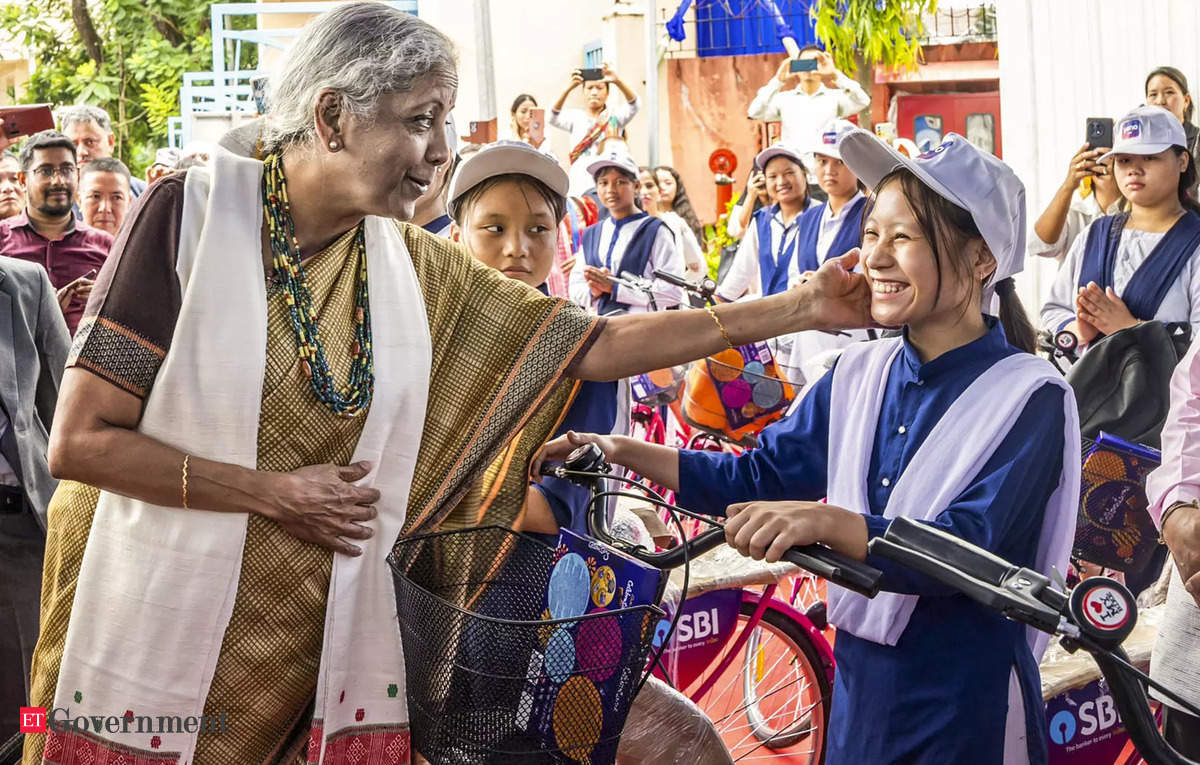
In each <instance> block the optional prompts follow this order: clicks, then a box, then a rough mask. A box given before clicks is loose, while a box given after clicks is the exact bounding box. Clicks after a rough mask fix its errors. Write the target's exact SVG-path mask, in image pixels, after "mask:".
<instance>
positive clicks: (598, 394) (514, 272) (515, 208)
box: [449, 141, 618, 542]
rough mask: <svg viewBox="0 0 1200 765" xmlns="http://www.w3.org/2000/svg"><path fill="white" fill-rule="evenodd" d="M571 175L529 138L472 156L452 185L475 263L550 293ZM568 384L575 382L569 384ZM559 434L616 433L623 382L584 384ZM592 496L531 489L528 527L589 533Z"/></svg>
mask: <svg viewBox="0 0 1200 765" xmlns="http://www.w3.org/2000/svg"><path fill="white" fill-rule="evenodd" d="M567 185H568V179H567V174H566V172H565V171H564V170H563V169H562V168H561V167H560V166H559V165H558V163H557V162H556V161H555V160H554V159H553V158H552V157H548V156H546V155H545V154H542V153H541V152H539V151H538V150H536V149H534V148H533V147H532V146H530V145H529V144H527V143H524V142H522V141H499V142H497V143H493V144H490V145H489V146H487V147H485V148H484V149H481V150H480V151H478V152H476V153H474V154H472V155H471V156H470V157H468V158H467V159H465V160H464V161H463V162H462V164H461V166H460V167H459V169H458V171H457V173H456V175H455V176H454V179H453V181H452V185H451V188H450V195H449V196H450V212H451V214H452V215H453V217H454V223H453V225H452V227H451V234H450V238H451V239H453V240H454V241H456V242H459V243H461V244H463V245H464V246H465V247H466V248H467V251H468V252H469V253H470V254H471V256H472V257H474V258H475V259H476V260H478V261H480V262H482V263H484V264H486V265H488V266H491V267H492V268H495V269H496V270H498V271H500V272H501V273H503V274H504V275H505V276H507V277H509V278H511V279H517V280H518V281H521V282H524V283H525V284H527V285H529V286H530V287H534V288H535V289H538V290H541V291H542V292H543V293H546V292H547V290H546V278H547V277H548V276H549V274H550V269H551V268H553V267H554V256H555V252H556V244H557V236H558V222H559V221H560V220H561V219H562V217H563V215H564V214H565V210H566V204H567V200H566V191H567ZM564 384H568V385H569V384H572V383H571V382H569V381H568V382H566V383H564ZM573 384H574V385H575V390H574V392H573V393H572V394H571V395H570V396H569V397H567V398H568V400H569V402H570V403H569V406H568V408H567V409H566V410H565V413H564V414H563V416H562V419H561V422H560V423H559V425H558V427H557V429H556V430H555V431H554V434H555V435H559V434H562V433H566V432H567V431H568V430H570V429H575V430H581V429H582V430H589V431H595V432H602V433H612V432H613V431H614V429H615V427H616V423H617V415H618V411H617V410H618V406H617V391H618V387H617V386H618V384H617V383H616V382H591V381H577V382H574V383H573ZM588 499H589V492H588V490H587V489H586V488H582V487H579V486H577V485H575V484H573V483H571V482H569V481H565V480H561V479H547V480H545V481H542V482H541V483H538V484H532V485H530V486H529V490H528V493H527V494H526V496H525V505H526V508H525V511H524V513H522V515H521V516H520V522H519V528H520V529H521V530H524V531H527V532H531V533H535V534H539V533H540V534H546V535H549V538H548V541H551V542H553V541H554V540H555V539H556V538H557V534H558V529H559V528H560V527H563V526H565V527H568V528H572V529H575V530H576V531H581V530H584V527H585V524H584V512H585V510H586V507H587V503H588Z"/></svg>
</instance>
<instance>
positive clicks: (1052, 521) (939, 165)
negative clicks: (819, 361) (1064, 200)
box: [544, 130, 1079, 765]
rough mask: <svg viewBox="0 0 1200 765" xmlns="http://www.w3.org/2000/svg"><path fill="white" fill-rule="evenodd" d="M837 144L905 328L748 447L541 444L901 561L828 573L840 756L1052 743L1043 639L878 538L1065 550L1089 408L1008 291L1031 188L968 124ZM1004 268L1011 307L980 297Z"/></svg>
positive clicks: (1036, 552) (745, 544) (777, 535)
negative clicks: (903, 524) (581, 452)
mask: <svg viewBox="0 0 1200 765" xmlns="http://www.w3.org/2000/svg"><path fill="white" fill-rule="evenodd" d="M840 151H841V155H842V158H843V161H845V163H846V164H847V165H848V166H849V167H850V169H851V170H852V171H853V172H854V173H855V174H856V175H857V176H858V177H859V178H861V179H863V180H864V181H865V182H867V183H869V184H870V185H872V186H873V187H874V189H875V195H874V197H873V200H872V203H871V206H870V207H869V208H868V209H867V212H866V217H865V222H864V226H863V243H862V267H863V272H864V275H865V278H866V279H867V281H868V283H869V284H870V286H871V291H872V300H871V313H872V316H873V318H874V319H875V320H876V321H877V322H878V323H880V324H881V325H885V326H893V327H899V326H902V327H903V328H904V330H903V334H902V336H901V337H897V338H891V339H886V340H879V341H875V342H871V343H856V344H854V345H851V346H850V347H848V348H847V349H846V350H845V351H844V352H843V354H842V356H841V358H840V359H839V360H838V362H837V364H836V366H835V367H834V368H833V369H832V370H831V371H830V372H829V373H827V374H826V375H825V376H824V377H822V378H821V379H820V380H819V381H818V382H817V383H816V385H815V386H814V387H813V389H812V390H811V391H810V392H809V394H808V395H807V396H806V397H805V398H804V399H803V400H802V401H801V403H800V405H799V407H798V409H797V410H796V411H794V412H793V413H792V414H790V415H789V416H788V417H786V418H785V419H783V420H781V421H780V422H778V423H776V424H775V425H772V426H770V427H768V428H767V429H765V430H764V431H763V433H762V434H761V435H760V438H759V447H758V448H757V449H754V450H751V451H748V452H746V453H745V454H743V455H741V456H733V455H729V454H719V453H704V452H688V451H683V452H679V451H676V450H672V449H667V448H665V447H659V446H655V445H652V444H645V443H640V442H636V441H633V440H631V439H627V438H623V437H612V436H599V437H598V436H580V435H577V434H568V436H567V438H565V439H561V440H559V441H556V442H554V443H552V444H551V445H549V446H547V447H546V450H545V452H544V454H545V458H547V459H556V458H559V457H560V456H561V455H562V454H563V453H564V452H566V451H569V449H570V448H571V447H572V446H573V445H575V444H579V443H583V442H587V441H592V442H595V443H597V444H598V445H599V446H600V448H601V449H603V450H605V452H606V453H608V454H609V456H610V458H611V459H612V460H613V461H614V462H616V463H618V464H621V465H625V466H627V467H629V468H630V469H632V470H635V471H637V472H638V473H639V474H640V475H643V476H645V477H646V478H648V479H649V480H652V481H655V482H656V483H659V484H661V485H664V486H667V487H670V488H674V489H677V491H678V493H677V497H678V500H677V501H678V502H679V503H680V504H681V505H683V506H685V507H689V508H691V509H694V510H699V511H702V512H706V513H711V514H714V515H727V516H728V518H729V520H728V521H727V525H726V536H727V540H728V541H729V543H730V544H731V545H733V546H734V547H735V548H737V549H738V550H739V551H741V552H742V553H743V554H746V555H750V556H752V557H754V558H765V559H766V560H769V561H775V560H778V559H779V558H780V556H781V555H782V553H783V552H784V551H785V550H786V549H787V548H789V547H791V546H794V545H799V544H809V543H813V542H821V543H824V544H827V545H829V546H831V547H833V548H834V549H837V550H840V551H842V552H844V553H846V554H848V555H852V556H854V557H856V558H858V559H865V560H867V562H869V563H870V564H871V565H874V566H876V567H878V568H880V569H882V570H883V571H884V575H885V576H884V582H883V586H884V590H885V592H882V593H881V594H880V595H879V596H878V597H877V598H875V599H874V600H867V599H866V598H863V597H861V596H858V595H856V594H853V593H849V592H846V591H844V590H840V589H839V588H836V587H831V592H830V603H829V616H830V621H831V622H832V623H834V624H835V625H836V627H837V640H836V641H835V647H834V653H835V656H836V658H837V675H836V680H835V688H834V692H833V698H832V710H831V715H830V722H829V726H830V727H829V735H828V742H827V750H826V755H825V762H826V763H827V765H864V764H866V763H869V764H870V765H885V764H886V763H921V764H927V765H947V764H948V763H954V764H955V765H957V764H959V763H970V764H971V765H1008V763H1012V762H1026V761H1028V762H1031V763H1035V764H1038V763H1045V761H1046V756H1047V753H1046V746H1045V734H1044V719H1043V715H1044V711H1043V710H1044V707H1043V705H1042V698H1041V688H1040V684H1039V682H1038V669H1037V661H1038V659H1039V657H1040V655H1041V651H1042V649H1043V648H1044V646H1045V640H1044V639H1037V638H1035V636H1034V635H1032V634H1030V633H1027V632H1026V630H1025V629H1024V628H1023V627H1021V626H1020V625H1017V624H1015V623H1013V622H1008V621H1006V620H1004V619H1003V618H1001V617H999V616H997V615H995V614H993V613H991V612H989V611H988V610H986V609H984V608H983V607H981V606H979V605H977V604H975V603H974V602H972V601H971V600H969V599H968V598H966V597H965V596H962V595H959V594H955V593H953V592H951V591H949V590H948V589H947V588H945V587H943V586H940V585H938V584H937V583H934V582H932V581H929V580H928V579H926V578H924V577H922V576H919V575H917V574H914V573H912V572H910V571H908V570H906V569H904V568H903V567H901V566H899V565H897V564H894V563H891V562H889V561H886V560H878V559H875V558H873V557H870V556H868V555H867V543H868V541H869V540H870V539H871V538H873V537H875V536H878V535H880V534H882V533H883V532H884V531H885V530H886V528H887V526H888V524H889V522H890V520H891V518H893V517H896V516H900V515H903V516H906V517H911V518H914V519H916V520H920V521H923V522H926V523H929V524H930V525H933V526H935V527H938V528H940V529H943V530H945V531H947V532H949V533H951V534H954V535H956V536H959V537H961V538H963V539H966V540H967V541H970V542H972V543H974V544H977V545H980V546H982V547H983V548H985V549H987V550H990V551H992V552H993V553H995V554H997V555H1000V556H1002V557H1004V558H1006V559H1008V560H1011V561H1013V562H1015V563H1016V564H1017V565H1022V566H1029V567H1031V568H1034V569H1037V570H1039V571H1042V572H1046V573H1049V572H1050V570H1051V568H1052V567H1053V566H1057V567H1058V569H1059V570H1064V566H1065V565H1066V563H1067V558H1068V553H1069V549H1070V546H1071V543H1072V540H1073V536H1074V524H1075V514H1076V511H1077V503H1078V494H1079V452H1078V449H1079V430H1078V415H1077V414H1076V411H1075V400H1074V397H1073V396H1072V394H1071V392H1070V389H1069V388H1068V387H1067V386H1066V384H1065V383H1064V381H1063V380H1062V377H1061V375H1059V374H1058V373H1057V372H1056V371H1055V370H1054V368H1053V367H1051V366H1050V364H1049V363H1048V362H1046V361H1044V360H1042V359H1039V358H1038V357H1036V356H1034V355H1033V354H1032V353H1029V352H1027V351H1029V350H1030V349H1031V346H1032V342H1033V338H1032V328H1031V327H1030V326H1029V324H1028V322H1027V321H1025V320H1024V319H1023V314H1022V312H1021V308H1020V303H1019V301H1018V300H1017V299H1016V296H1015V294H1014V293H1013V290H1012V281H1011V278H1010V277H1011V276H1012V275H1013V274H1014V273H1016V272H1018V271H1019V270H1021V267H1022V263H1023V260H1024V252H1025V248H1024V234H1025V208H1024V189H1023V187H1022V185H1021V182H1020V181H1019V180H1018V179H1017V178H1016V176H1015V175H1014V174H1013V173H1012V171H1011V170H1010V169H1009V168H1008V167H1007V166H1005V165H1004V164H1003V163H1001V162H1000V161H999V160H998V159H996V158H995V157H993V156H991V155H990V154H986V153H984V152H981V151H980V150H978V149H976V148H975V147H974V146H972V145H971V144H970V143H968V142H967V141H966V140H965V139H964V138H962V136H959V135H956V134H953V133H952V134H949V135H948V136H947V139H946V141H945V143H943V144H942V145H941V146H939V147H938V148H937V149H935V150H933V151H931V152H929V153H928V154H926V155H923V156H922V157H920V158H917V159H908V158H906V157H902V156H901V155H899V154H897V153H896V152H894V151H892V150H891V149H890V148H889V147H887V146H886V145H884V144H883V143H881V142H879V141H878V140H877V139H876V138H875V137H874V136H872V135H871V134H870V133H867V132H866V131H862V130H855V131H853V132H851V133H849V134H847V135H846V136H845V137H843V138H842V139H841V143H840ZM825 267H826V268H836V267H837V266H836V265H835V264H828V265H827V266H825ZM994 288H995V289H996V291H997V292H998V295H999V299H1000V316H1001V317H1003V321H1001V320H998V319H997V318H995V317H994V316H990V315H987V314H985V313H984V312H983V310H982V309H987V308H988V307H989V306H990V305H991V297H992V292H993V289H994ZM822 498H826V499H827V502H819V501H818V500H820V499H822Z"/></svg>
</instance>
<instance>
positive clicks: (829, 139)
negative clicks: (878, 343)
mask: <svg viewBox="0 0 1200 765" xmlns="http://www.w3.org/2000/svg"><path fill="white" fill-rule="evenodd" d="M857 129H858V128H857V127H856V126H855V125H854V124H853V123H851V122H848V121H847V120H830V121H829V122H828V123H827V124H826V125H825V129H824V130H823V131H822V133H821V143H820V144H819V145H818V146H817V147H816V148H815V149H813V162H814V164H815V166H816V167H815V174H816V176H817V183H818V184H819V185H820V187H821V190H822V191H824V192H825V195H826V196H827V197H828V199H827V200H826V201H825V202H823V203H821V204H820V205H817V206H816V207H811V208H809V209H808V210H805V211H804V213H803V214H802V215H801V216H800V220H799V222H798V224H797V234H796V256H795V257H794V258H792V262H791V264H790V266H789V275H788V285H789V286H794V285H796V284H797V283H799V282H800V281H802V280H803V279H805V278H807V276H808V274H809V273H811V272H813V271H816V270H817V269H818V268H820V266H821V264H822V263H824V262H825V261H827V260H829V259H830V258H836V257H840V256H842V255H845V254H846V253H847V252H849V251H850V250H852V249H854V248H855V247H858V246H860V245H861V244H862V221H863V211H864V210H865V209H866V207H867V197H866V194H864V193H863V191H864V187H863V184H862V182H861V181H859V180H858V176H856V175H855V174H854V173H853V172H851V170H850V168H848V167H846V163H845V162H843V161H842V156H841V154H840V153H839V152H838V141H839V140H840V139H841V137H842V136H844V135H846V134H847V133H850V132H852V131H854V130H857ZM874 336H875V333H873V332H868V331H865V330H852V331H850V332H839V333H837V334H831V333H828V332H797V333H795V334H792V335H789V336H787V337H785V338H782V339H781V341H780V342H779V343H778V344H777V348H776V353H777V356H778V358H777V359H776V361H777V362H779V364H780V365H781V366H782V367H783V368H784V369H785V370H788V372H789V377H790V378H791V379H792V380H793V382H797V383H801V384H804V385H806V386H807V385H811V384H812V383H813V382H815V380H816V379H817V378H818V377H820V375H822V374H823V373H824V371H825V369H826V362H827V359H828V357H829V356H830V355H831V354H833V353H835V352H837V351H838V350H840V349H842V348H845V347H846V346H847V345H850V344H851V343H854V342H862V341H864V340H870V339H872V338H873V337H874Z"/></svg>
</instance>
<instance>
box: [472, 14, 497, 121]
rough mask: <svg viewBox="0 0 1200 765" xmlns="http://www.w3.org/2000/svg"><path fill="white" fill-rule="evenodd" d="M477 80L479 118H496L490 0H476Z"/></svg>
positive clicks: (482, 119) (484, 119) (485, 119)
mask: <svg viewBox="0 0 1200 765" xmlns="http://www.w3.org/2000/svg"><path fill="white" fill-rule="evenodd" d="M475 81H476V87H477V88H478V91H477V92H478V93H479V120H480V121H481V122H486V121H488V120H492V119H495V118H496V70H495V68H494V67H493V65H492V11H491V2H490V0H475Z"/></svg>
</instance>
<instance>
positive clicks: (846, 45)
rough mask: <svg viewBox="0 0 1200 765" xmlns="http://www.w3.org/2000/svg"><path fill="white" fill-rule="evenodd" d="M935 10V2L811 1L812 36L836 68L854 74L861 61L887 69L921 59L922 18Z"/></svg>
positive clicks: (904, 66)
mask: <svg viewBox="0 0 1200 765" xmlns="http://www.w3.org/2000/svg"><path fill="white" fill-rule="evenodd" d="M936 12H937V0H814V2H813V5H812V10H811V13H812V15H813V18H814V19H815V21H816V34H817V39H819V40H820V41H821V42H822V43H824V44H825V49H826V50H828V51H829V52H830V54H832V55H833V61H834V64H835V65H836V66H837V68H838V69H840V70H842V71H843V72H846V73H847V74H851V75H853V74H854V73H855V72H857V71H858V67H859V64H860V63H866V64H868V65H871V64H883V65H884V66H887V67H889V68H908V67H915V66H916V65H917V64H918V63H920V61H921V43H920V38H921V36H922V35H923V34H924V32H925V28H924V23H923V21H922V17H923V16H924V15H925V14H933V13H936Z"/></svg>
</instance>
